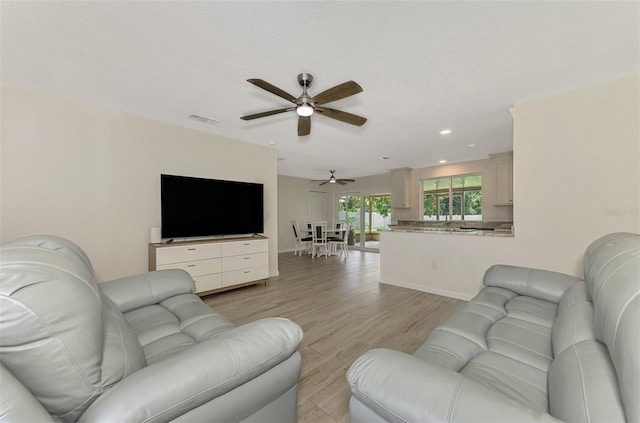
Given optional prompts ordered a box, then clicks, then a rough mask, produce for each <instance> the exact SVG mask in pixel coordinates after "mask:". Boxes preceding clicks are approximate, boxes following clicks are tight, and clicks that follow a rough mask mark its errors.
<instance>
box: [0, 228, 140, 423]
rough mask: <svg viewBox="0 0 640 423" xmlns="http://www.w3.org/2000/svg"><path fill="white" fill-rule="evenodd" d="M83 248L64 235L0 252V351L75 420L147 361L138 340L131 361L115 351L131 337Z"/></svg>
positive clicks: (49, 405) (30, 385)
mask: <svg viewBox="0 0 640 423" xmlns="http://www.w3.org/2000/svg"><path fill="white" fill-rule="evenodd" d="M81 251H82V250H81V249H80V248H79V247H78V246H77V245H75V244H74V243H72V242H70V241H68V240H65V239H61V238H55V237H44V238H42V239H40V238H39V237H29V238H24V239H22V240H17V241H15V242H11V243H9V244H7V245H6V246H4V247H3V248H2V250H1V252H0V258H1V260H2V266H1V272H0V308H2V319H1V320H0V334H1V337H0V339H1V341H0V358H1V359H2V363H3V364H4V365H5V366H6V367H7V369H8V370H9V371H10V372H11V373H12V374H13V375H14V376H15V377H16V378H17V379H19V380H20V381H21V383H22V384H23V385H24V386H25V387H26V388H27V389H28V390H29V391H30V392H31V393H32V394H33V395H34V396H35V397H36V398H37V399H38V401H39V402H40V403H41V404H42V405H43V406H44V407H45V409H46V410H47V411H48V412H49V413H50V414H52V415H53V416H54V418H55V419H56V420H59V421H75V420H77V418H78V416H80V415H81V414H82V412H83V411H84V410H85V409H86V408H87V407H88V406H89V405H90V404H91V403H92V402H93V401H94V400H95V398H96V397H97V396H98V395H99V394H100V393H101V392H102V391H103V390H104V389H105V388H106V387H108V386H110V385H112V384H114V383H116V382H118V381H119V380H120V378H121V377H122V375H126V374H128V373H131V372H132V371H135V370H136V368H139V367H140V366H141V365H143V364H144V357H143V356H142V355H141V350H140V349H139V346H138V347H137V349H136V348H133V349H131V350H129V351H128V360H121V359H118V358H115V357H116V354H115V350H117V349H119V350H122V349H128V348H129V347H130V346H131V341H132V338H131V337H128V338H127V334H126V331H124V330H123V328H122V320H119V319H121V318H122V317H121V316H120V317H118V314H119V311H118V310H116V309H114V308H111V309H110V310H108V311H107V312H106V313H105V312H104V311H103V296H102V294H101V293H100V291H99V289H98V288H97V286H96V283H95V280H94V276H93V268H92V266H91V264H90V262H89V261H88V258H87V257H86V255H85V254H84V253H81ZM78 316H81V317H80V318H79V317H78ZM105 318H106V320H105ZM105 322H108V323H107V327H108V330H106V331H105ZM121 335H122V336H124V338H127V339H124V338H120V336H121ZM133 339H135V338H133ZM125 361H128V364H125Z"/></svg>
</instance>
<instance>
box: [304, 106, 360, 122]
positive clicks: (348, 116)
mask: <svg viewBox="0 0 640 423" xmlns="http://www.w3.org/2000/svg"><path fill="white" fill-rule="evenodd" d="M315 111H316V112H318V113H321V114H323V115H325V116H326V117H330V118H331V119H336V120H339V121H342V122H345V123H349V124H351V125H356V126H362V125H364V123H365V122H366V121H367V118H363V117H362V116H358V115H354V114H352V113H347V112H343V111H342V110H336V109H329V108H327V107H316V108H315Z"/></svg>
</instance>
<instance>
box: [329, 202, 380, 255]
mask: <svg viewBox="0 0 640 423" xmlns="http://www.w3.org/2000/svg"><path fill="white" fill-rule="evenodd" d="M336 209H337V211H338V217H337V218H338V220H344V221H347V222H351V228H352V230H351V233H350V234H349V246H350V248H355V249H359V250H364V251H380V229H383V228H387V227H388V226H389V224H390V223H391V194H388V193H385V194H359V193H353V194H338V196H337V207H336Z"/></svg>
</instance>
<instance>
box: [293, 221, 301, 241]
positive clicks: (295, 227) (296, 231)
mask: <svg viewBox="0 0 640 423" xmlns="http://www.w3.org/2000/svg"><path fill="white" fill-rule="evenodd" d="M291 228H292V229H293V236H294V237H295V239H296V240H298V241H299V240H300V231H299V229H298V222H297V221H295V220H292V221H291Z"/></svg>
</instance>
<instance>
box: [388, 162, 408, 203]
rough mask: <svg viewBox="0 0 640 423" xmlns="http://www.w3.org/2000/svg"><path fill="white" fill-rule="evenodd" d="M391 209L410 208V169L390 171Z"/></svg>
mask: <svg viewBox="0 0 640 423" xmlns="http://www.w3.org/2000/svg"><path fill="white" fill-rule="evenodd" d="M391 207H393V208H396V209H407V208H410V207H411V169H410V168H408V167H403V168H399V169H392V170H391Z"/></svg>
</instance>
